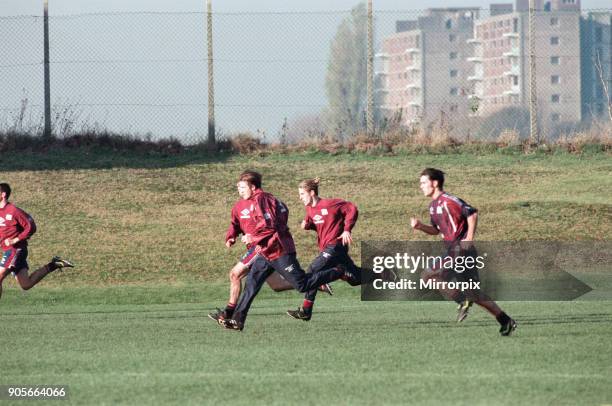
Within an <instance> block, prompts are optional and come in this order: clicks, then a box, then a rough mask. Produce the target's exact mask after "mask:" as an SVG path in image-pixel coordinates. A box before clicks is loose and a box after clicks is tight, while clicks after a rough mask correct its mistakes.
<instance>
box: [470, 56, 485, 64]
mask: <svg viewBox="0 0 612 406" xmlns="http://www.w3.org/2000/svg"><path fill="white" fill-rule="evenodd" d="M467 61H468V62H474V63H482V56H470V57H469V58H467Z"/></svg>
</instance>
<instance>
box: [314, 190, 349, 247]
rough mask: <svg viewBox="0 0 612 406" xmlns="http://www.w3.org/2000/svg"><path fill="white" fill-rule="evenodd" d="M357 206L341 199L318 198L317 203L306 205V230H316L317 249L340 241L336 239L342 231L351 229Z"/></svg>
mask: <svg viewBox="0 0 612 406" xmlns="http://www.w3.org/2000/svg"><path fill="white" fill-rule="evenodd" d="M358 215H359V212H358V211H357V206H355V205H354V204H353V203H351V202H347V201H346V200H342V199H320V200H319V201H318V202H317V205H316V206H314V207H312V206H311V205H308V206H306V217H304V221H305V222H306V230H316V231H317V241H318V244H319V249H320V250H321V251H323V250H324V249H325V247H327V246H328V245H330V244H337V243H341V242H342V241H340V240H339V239H338V237H340V235H341V234H342V233H343V232H344V231H351V230H352V229H353V227H354V226H355V223H356V222H357V216H358Z"/></svg>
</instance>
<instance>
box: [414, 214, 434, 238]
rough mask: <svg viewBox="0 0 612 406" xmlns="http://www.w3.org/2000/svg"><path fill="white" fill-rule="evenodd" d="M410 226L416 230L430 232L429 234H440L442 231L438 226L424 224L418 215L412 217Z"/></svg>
mask: <svg viewBox="0 0 612 406" xmlns="http://www.w3.org/2000/svg"><path fill="white" fill-rule="evenodd" d="M410 226H411V227H412V228H413V229H414V230H420V231H422V232H424V233H425V234H429V235H438V234H439V233H440V231H439V230H438V229H437V228H436V227H434V226H430V225H429V224H424V223H422V222H421V221H420V220H419V219H417V218H416V217H411V218H410Z"/></svg>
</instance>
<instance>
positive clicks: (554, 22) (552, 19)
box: [550, 17, 559, 27]
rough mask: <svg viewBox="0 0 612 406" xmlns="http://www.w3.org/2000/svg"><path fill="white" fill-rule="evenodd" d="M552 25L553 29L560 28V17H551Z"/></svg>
mask: <svg viewBox="0 0 612 406" xmlns="http://www.w3.org/2000/svg"><path fill="white" fill-rule="evenodd" d="M550 25H551V26H553V27H558V26H559V18H558V17H551V18H550Z"/></svg>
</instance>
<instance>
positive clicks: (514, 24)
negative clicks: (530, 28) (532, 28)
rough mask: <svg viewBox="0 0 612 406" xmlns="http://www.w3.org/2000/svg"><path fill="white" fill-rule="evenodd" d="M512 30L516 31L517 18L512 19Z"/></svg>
mask: <svg viewBox="0 0 612 406" xmlns="http://www.w3.org/2000/svg"><path fill="white" fill-rule="evenodd" d="M512 32H516V33H518V18H515V19H513V20H512Z"/></svg>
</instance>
